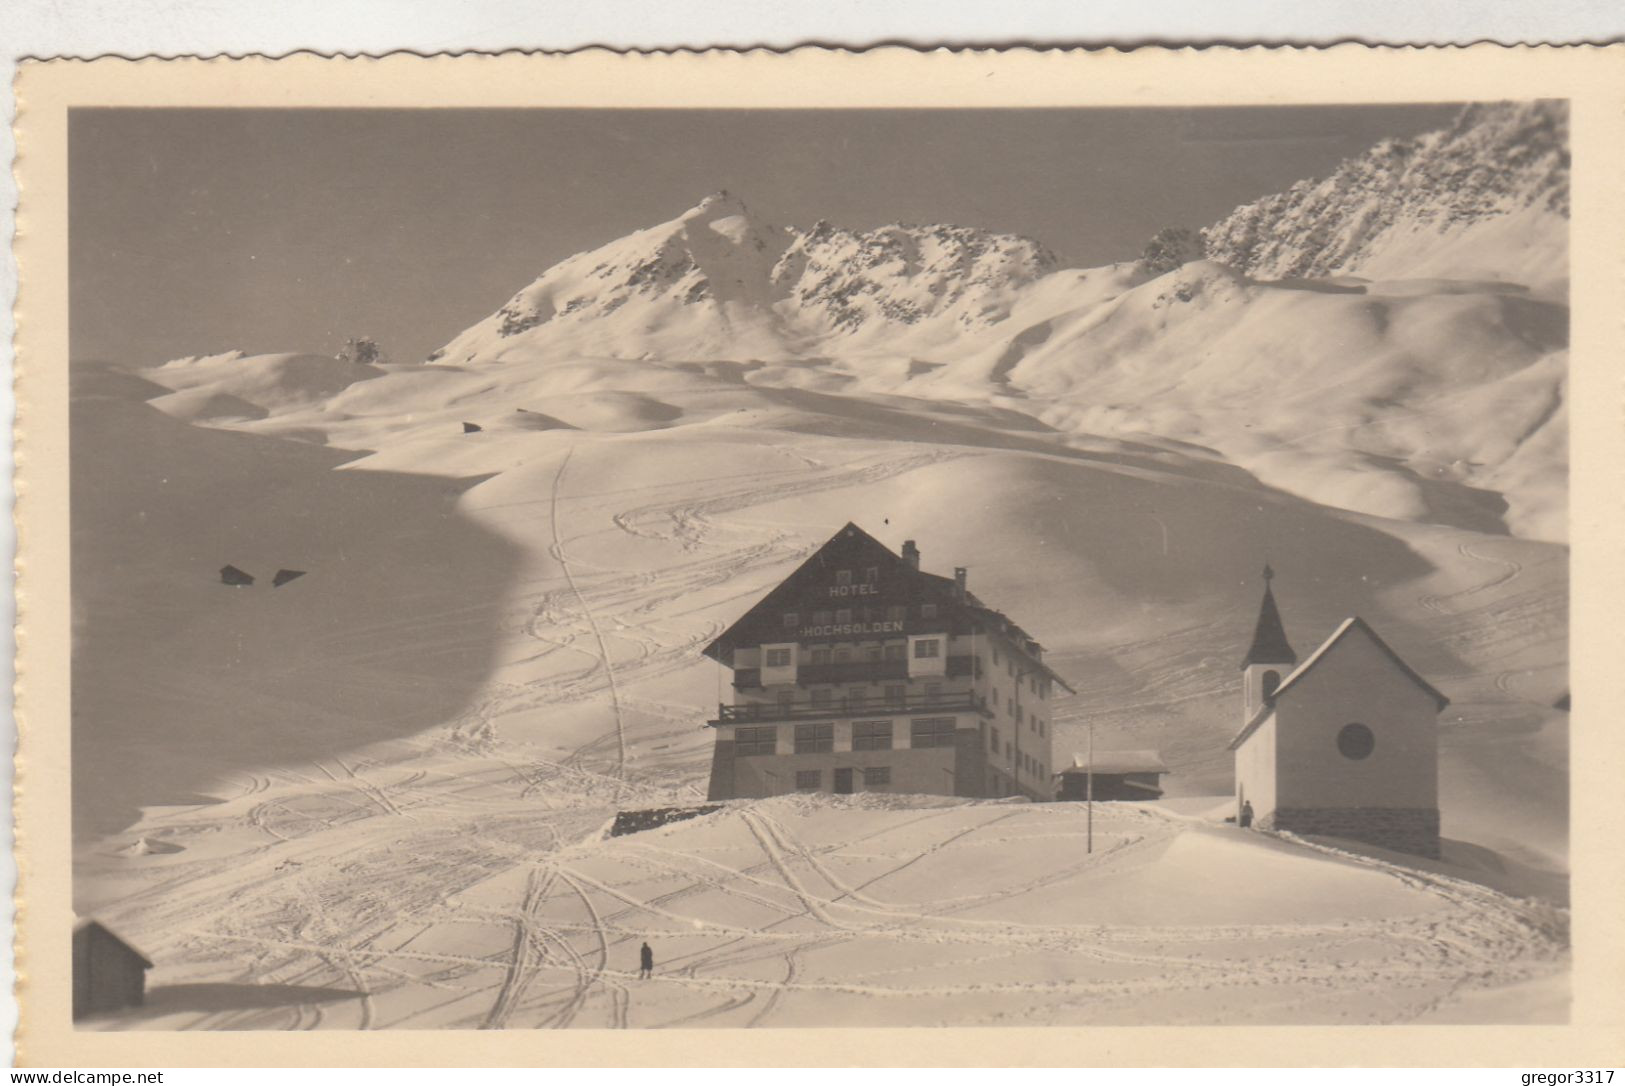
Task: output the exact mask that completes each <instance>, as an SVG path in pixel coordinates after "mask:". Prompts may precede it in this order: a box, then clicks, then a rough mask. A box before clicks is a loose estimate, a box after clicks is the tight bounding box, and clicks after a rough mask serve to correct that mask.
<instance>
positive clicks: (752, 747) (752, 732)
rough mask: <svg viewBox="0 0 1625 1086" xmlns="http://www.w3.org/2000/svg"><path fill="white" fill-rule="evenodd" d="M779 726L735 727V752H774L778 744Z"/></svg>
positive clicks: (741, 754) (738, 753) (742, 753)
mask: <svg viewBox="0 0 1625 1086" xmlns="http://www.w3.org/2000/svg"><path fill="white" fill-rule="evenodd" d="M778 737H779V729H777V728H771V727H770V728H735V729H734V754H735V755H738V756H743V755H747V754H772V753H773V751H774V749H775V748H776V747H777V745H778Z"/></svg>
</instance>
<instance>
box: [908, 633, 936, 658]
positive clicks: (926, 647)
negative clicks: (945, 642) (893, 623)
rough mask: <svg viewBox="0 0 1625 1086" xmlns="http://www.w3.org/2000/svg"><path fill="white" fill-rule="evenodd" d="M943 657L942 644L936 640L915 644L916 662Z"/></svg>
mask: <svg viewBox="0 0 1625 1086" xmlns="http://www.w3.org/2000/svg"><path fill="white" fill-rule="evenodd" d="M941 655H942V642H941V641H938V640H937V639H936V638H931V639H929V640H926V641H916V642H914V658H915V659H916V660H934V659H936V658H937V657H938V656H941Z"/></svg>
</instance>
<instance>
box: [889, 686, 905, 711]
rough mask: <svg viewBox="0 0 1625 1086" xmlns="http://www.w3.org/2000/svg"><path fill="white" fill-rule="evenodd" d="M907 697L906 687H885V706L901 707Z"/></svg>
mask: <svg viewBox="0 0 1625 1086" xmlns="http://www.w3.org/2000/svg"><path fill="white" fill-rule="evenodd" d="M907 697H908V687H906V686H888V687H886V704H887V705H896V706H899V707H901V706H902V704H903V703H904V701H905V700H906V699H907Z"/></svg>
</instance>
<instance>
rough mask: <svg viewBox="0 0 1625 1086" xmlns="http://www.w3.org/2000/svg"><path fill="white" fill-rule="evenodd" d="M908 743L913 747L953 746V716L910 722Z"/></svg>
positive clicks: (932, 717) (929, 717)
mask: <svg viewBox="0 0 1625 1086" xmlns="http://www.w3.org/2000/svg"><path fill="white" fill-rule="evenodd" d="M908 743H909V746H911V747H951V746H953V745H954V718H953V717H951V716H941V717H938V716H928V717H926V718H924V719H923V720H913V721H910V722H909V726H908Z"/></svg>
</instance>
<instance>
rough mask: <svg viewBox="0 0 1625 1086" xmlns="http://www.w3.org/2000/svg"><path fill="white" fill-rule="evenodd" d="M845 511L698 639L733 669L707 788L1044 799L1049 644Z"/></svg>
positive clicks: (1052, 677)
mask: <svg viewBox="0 0 1625 1086" xmlns="http://www.w3.org/2000/svg"><path fill="white" fill-rule="evenodd" d="M966 579H967V577H966V571H965V569H963V568H959V569H956V570H955V571H954V576H953V577H951V578H949V577H941V576H937V575H934V574H929V573H925V572H922V571H921V569H920V552H919V549H918V548H917V547H916V546H915V545H914V542H913V541H912V540H910V541H909V542H906V543H904V544H903V550H902V553H901V554H895V553H893V552H892V551H891V550H889V549H888V548H887V547H886V546H885V545H884V544H882V543H880V542H879V541H878V540H876V539H875V538H874V537H873V536H871V535H869V534H868V533H867V532H865V531H863V530H862V529H861V528H859V527H857V525H855V524H848V525H847V526H846V527H844V528H842V529H841V530H840V531H839V532H837V533H836V534H835V535H834V536H833V537H832V538H831V539H830V540H829V541H828V542H827V543H825V544H824V545H823V546H822V547H821V548H819V550H818V551H817V552H816V553H814V554H813V555H812V557H811V558H809V559H808V560H807V561H806V562H804V563H803V564H802V565H801V567H800V568H798V569H797V570H796V571H795V572H794V573H792V574H791V575H790V576H789V577H788V578H786V579H785V580H784V581H783V582H782V583H781V584H780V585H779V586H778V587H776V588H774V589H773V590H772V591H770V592H769V593H768V594H767V595H766V596H764V597H763V598H762V600H761V601H760V602H758V603H757V604H756V605H755V606H754V607H752V608H751V609H750V610H749V611H748V612H746V614H745V615H744V616H742V617H741V618H740V619H739V620H738V621H737V622H735V623H734V624H733V625H732V626H731V627H729V628H728V630H726V631H725V632H724V633H723V634H722V635H721V636H720V637H718V638H717V639H716V640H715V641H713V642H712V643H711V644H710V645H709V646H707V647H706V649H705V655H706V656H708V657H710V658H711V659H713V660H715V661H717V662H718V663H719V664H721V665H722V666H723V667H724V668H727V669H728V670H729V671H730V672H731V680H730V683H731V686H732V690H733V700H732V702H731V703H727V704H721V705H719V706H718V709H717V716H716V718H715V719H714V720H711V721H710V722H709V724H710V726H711V727H713V728H715V729H716V746H715V750H714V753H713V756H712V763H711V784H710V789H709V798H711V799H713V800H719V799H736V798H747V797H752V798H753V797H762V796H772V795H780V794H784V793H787V792H834V793H843V794H844V793H854V792H923V793H931V794H939V795H952V796H969V797H996V796H1013V795H1024V796H1028V797H1030V798H1033V799H1053V798H1054V793H1055V785H1054V775H1053V774H1054V769H1053V764H1054V759H1053V746H1054V743H1053V739H1054V736H1053V730H1052V714H1051V704H1052V702H1053V700H1054V697H1055V693H1056V690H1055V688H1056V687H1057V686H1059V687H1062V688H1064V689H1068V690H1070V689H1071V688H1070V687H1067V686H1066V684H1065V682H1064V681H1062V680H1061V679H1060V677H1059V676H1057V675H1056V674H1055V673H1054V672H1053V671H1051V670H1050V668H1049V667H1048V665H1046V664H1045V663H1044V661H1043V652H1044V650H1043V647H1042V646H1041V645H1039V644H1038V642H1037V641H1035V640H1034V639H1033V638H1031V637H1030V636H1028V635H1027V633H1026V632H1025V631H1023V630H1022V629H1021V628H1020V627H1019V626H1017V625H1016V624H1015V623H1014V622H1012V621H1011V620H1010V619H1008V618H1006V617H1005V616H1004V615H1002V614H1000V613H999V612H997V611H994V610H992V609H990V608H988V607H987V606H985V605H984V604H982V602H981V601H980V600H978V599H977V598H976V597H975V596H974V595H972V594H971V593H970V591H969V590H968V588H967V586H966Z"/></svg>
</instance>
